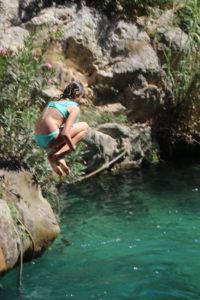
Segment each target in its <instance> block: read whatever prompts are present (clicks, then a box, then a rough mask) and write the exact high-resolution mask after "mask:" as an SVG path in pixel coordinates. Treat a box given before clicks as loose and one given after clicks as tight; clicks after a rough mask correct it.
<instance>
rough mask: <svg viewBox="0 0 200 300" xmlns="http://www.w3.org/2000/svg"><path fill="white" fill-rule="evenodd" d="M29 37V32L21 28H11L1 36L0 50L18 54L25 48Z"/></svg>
mask: <svg viewBox="0 0 200 300" xmlns="http://www.w3.org/2000/svg"><path fill="white" fill-rule="evenodd" d="M28 36H29V32H28V31H27V30H26V29H23V28H21V27H17V26H15V27H10V28H8V29H7V30H6V32H5V33H3V34H2V35H1V36H0V49H2V48H9V49H10V50H11V51H14V52H16V51H17V49H19V48H22V47H23V46H24V40H25V39H26V38H27V37H28Z"/></svg>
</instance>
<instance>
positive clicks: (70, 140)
mask: <svg viewBox="0 0 200 300" xmlns="http://www.w3.org/2000/svg"><path fill="white" fill-rule="evenodd" d="M62 138H63V140H64V142H65V143H66V144H67V145H68V146H69V147H70V149H71V150H72V151H73V150H75V149H76V146H75V145H74V143H73V142H72V139H71V136H70V135H69V134H65V135H63V137H62Z"/></svg>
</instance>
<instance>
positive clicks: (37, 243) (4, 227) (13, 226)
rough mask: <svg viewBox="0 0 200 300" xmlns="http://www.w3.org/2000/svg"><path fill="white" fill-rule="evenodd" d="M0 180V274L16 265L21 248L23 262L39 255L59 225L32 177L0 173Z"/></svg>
mask: <svg viewBox="0 0 200 300" xmlns="http://www.w3.org/2000/svg"><path fill="white" fill-rule="evenodd" d="M0 178H1V181H0V185H1V190H2V191H4V192H3V194H2V198H4V199H2V200H0V248H1V253H0V254H1V257H2V259H0V262H1V265H0V274H1V271H3V270H4V271H8V270H9V269H10V268H12V267H13V266H14V265H15V264H16V263H17V262H18V259H19V256H20V255H21V253H20V248H21V247H22V254H23V256H24V259H25V260H29V259H32V258H33V257H36V256H38V255H40V254H41V253H42V252H43V251H44V250H45V249H47V247H48V246H50V244H51V243H52V242H53V241H54V239H55V238H56V237H57V235H58V234H59V225H58V222H57V220H56V217H55V215H54V213H53V211H52V209H51V206H50V204H49V203H48V202H47V201H46V200H45V199H44V198H43V197H42V194H41V190H40V188H39V186H37V184H36V183H35V182H34V180H33V178H32V174H31V173H29V172H26V171H23V172H22V171H20V172H19V173H18V172H13V171H12V172H11V171H5V170H0ZM3 258H4V261H3Z"/></svg>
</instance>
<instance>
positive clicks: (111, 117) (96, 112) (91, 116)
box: [81, 107, 128, 127]
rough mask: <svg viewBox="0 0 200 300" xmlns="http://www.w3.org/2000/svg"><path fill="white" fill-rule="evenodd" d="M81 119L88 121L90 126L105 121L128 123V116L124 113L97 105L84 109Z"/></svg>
mask: <svg viewBox="0 0 200 300" xmlns="http://www.w3.org/2000/svg"><path fill="white" fill-rule="evenodd" d="M81 119H82V120H83V121H85V122H87V123H88V124H89V126H90V127H96V126H97V125H100V124H103V123H118V124H122V125H124V124H127V123H128V120H127V116H126V115H125V114H124V113H113V112H109V111H103V110H100V109H98V108H97V107H90V109H89V110H87V109H85V110H83V112H82V118H81Z"/></svg>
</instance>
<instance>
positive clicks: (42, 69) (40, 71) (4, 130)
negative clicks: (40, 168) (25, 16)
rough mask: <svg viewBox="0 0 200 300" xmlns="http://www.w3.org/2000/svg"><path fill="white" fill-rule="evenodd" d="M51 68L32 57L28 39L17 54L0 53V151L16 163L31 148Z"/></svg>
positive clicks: (33, 53)
mask: <svg viewBox="0 0 200 300" xmlns="http://www.w3.org/2000/svg"><path fill="white" fill-rule="evenodd" d="M52 73H53V71H52V69H50V68H49V65H46V64H44V63H43V61H42V57H38V56H36V55H35V52H34V50H33V42H32V38H31V37H30V38H29V39H28V40H27V42H26V44H25V47H24V48H23V49H21V50H19V51H18V52H17V53H11V52H10V50H9V49H4V51H3V50H2V51H1V53H0V109H1V119H0V152H1V153H3V156H4V157H11V156H14V157H15V158H17V159H19V160H24V157H26V155H27V154H28V153H29V152H30V151H31V149H33V137H32V135H33V125H34V123H35V120H36V118H37V116H38V113H39V108H40V107H41V105H42V104H43V102H44V100H43V98H42V95H41V89H42V88H43V87H44V86H45V84H47V80H48V78H49V77H50V76H52Z"/></svg>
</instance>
